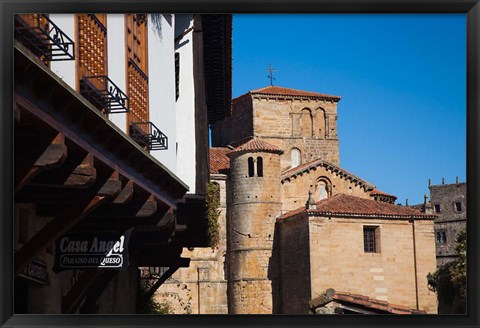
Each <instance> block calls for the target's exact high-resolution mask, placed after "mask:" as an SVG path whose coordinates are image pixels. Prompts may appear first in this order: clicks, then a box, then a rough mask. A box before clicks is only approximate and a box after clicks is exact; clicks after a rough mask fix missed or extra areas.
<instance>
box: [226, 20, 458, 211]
mask: <svg viewBox="0 0 480 328" xmlns="http://www.w3.org/2000/svg"><path fill="white" fill-rule="evenodd" d="M233 21H234V25H233V97H237V96H240V95H242V94H244V93H246V92H248V91H249V90H253V89H257V88H261V87H264V86H267V85H269V83H270V81H269V80H268V78H267V76H268V72H265V71H264V69H266V68H268V66H269V64H272V66H273V67H274V68H276V69H278V71H277V72H276V73H274V76H275V78H276V80H275V81H274V85H278V86H283V87H289V88H294V89H301V90H307V91H315V92H321V93H328V94H333V95H338V96H341V97H342V100H341V101H340V103H339V106H338V114H339V118H338V130H339V131H338V133H339V139H340V166H341V167H342V168H344V169H346V170H348V171H350V172H352V173H353V174H355V175H358V176H359V177H361V178H363V179H365V180H367V181H368V182H370V183H373V184H374V185H376V186H377V188H378V189H380V190H382V191H385V192H388V193H391V194H394V195H396V196H397V197H398V199H397V203H398V202H400V203H402V204H405V198H408V202H409V204H410V205H413V204H418V203H423V195H424V194H425V193H427V194H428V179H429V178H430V179H432V184H441V182H442V177H445V183H455V177H456V176H458V177H459V179H460V181H462V182H463V181H465V180H466V19H465V15H463V14H445V15H439V14H429V15H420V14H415V15H412V14H411V15H400V14H395V15H393V14H390V15H357V14H355V15H354V14H348V15H332V14H309V15H306V14H304V15H260V14H256V15H255V14H254V15H245V14H239V15H234V18H233Z"/></svg>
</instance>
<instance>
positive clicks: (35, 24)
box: [15, 14, 75, 61]
mask: <svg viewBox="0 0 480 328" xmlns="http://www.w3.org/2000/svg"><path fill="white" fill-rule="evenodd" d="M15 36H16V37H17V38H18V39H19V40H20V41H22V43H23V44H25V46H27V47H28V48H29V49H30V50H31V51H32V52H33V53H35V54H36V55H37V56H38V57H39V58H41V59H42V60H44V61H45V60H46V61H61V60H74V59H75V44H74V42H73V40H72V39H70V38H69V37H68V36H67V35H66V34H65V33H64V32H63V31H62V30H61V29H60V28H59V27H58V26H57V25H55V24H54V23H53V22H52V21H51V20H50V19H49V18H48V16H47V15H44V14H25V15H15Z"/></svg>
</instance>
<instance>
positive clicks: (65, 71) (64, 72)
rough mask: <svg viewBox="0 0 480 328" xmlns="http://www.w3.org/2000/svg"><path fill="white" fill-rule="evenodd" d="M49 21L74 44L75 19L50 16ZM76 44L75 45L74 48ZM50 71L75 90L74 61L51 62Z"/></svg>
mask: <svg viewBox="0 0 480 328" xmlns="http://www.w3.org/2000/svg"><path fill="white" fill-rule="evenodd" d="M49 18H50V20H51V21H52V22H53V23H54V24H55V25H57V26H58V27H59V28H60V29H61V30H62V31H63V33H65V34H66V35H67V36H68V37H69V38H70V39H72V40H73V42H75V19H74V15H73V14H50V15H49ZM76 46H77V44H76V43H75V47H76ZM50 69H51V70H52V72H54V73H55V74H57V75H58V76H59V77H60V78H61V79H62V80H63V81H65V82H66V83H67V84H68V85H69V86H70V87H71V88H73V89H75V61H74V60H65V61H52V62H51V63H50Z"/></svg>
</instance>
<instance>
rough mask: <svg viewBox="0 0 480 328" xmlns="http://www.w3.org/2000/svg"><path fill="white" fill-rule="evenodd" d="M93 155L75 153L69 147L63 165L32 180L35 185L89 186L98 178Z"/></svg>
mask: <svg viewBox="0 0 480 328" xmlns="http://www.w3.org/2000/svg"><path fill="white" fill-rule="evenodd" d="M96 173H97V171H96V169H95V167H94V165H93V155H92V154H90V153H86V154H85V153H83V154H82V153H80V154H78V153H74V152H73V151H71V147H69V154H68V157H67V159H66V160H65V162H64V163H63V165H61V166H60V167H58V168H55V169H51V170H48V171H45V172H42V173H41V174H39V175H37V176H36V177H35V178H34V179H33V180H32V181H31V182H30V184H31V185H34V186H46V187H62V188H88V187H90V186H91V185H92V184H93V183H94V181H95V178H96Z"/></svg>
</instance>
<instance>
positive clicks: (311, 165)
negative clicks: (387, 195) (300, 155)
mask: <svg viewBox="0 0 480 328" xmlns="http://www.w3.org/2000/svg"><path fill="white" fill-rule="evenodd" d="M320 165H323V166H325V168H326V169H329V168H330V169H332V168H333V170H336V171H338V172H339V173H342V174H344V175H345V176H349V177H351V178H352V179H353V180H357V181H358V182H360V183H361V184H363V185H365V189H366V190H368V189H374V188H375V185H373V184H371V183H370V182H368V181H366V180H364V179H362V178H360V177H358V176H356V175H355V174H353V173H351V172H349V171H347V170H345V169H343V168H341V167H340V166H338V165H336V164H332V163H330V162H327V161H325V160H322V159H321V158H317V159H314V160H312V161H310V162H307V163H304V164H301V165H299V166H296V167H293V168H290V169H288V170H286V171H283V172H282V173H281V175H280V176H281V182H284V181H285V180H287V179H289V178H291V177H293V176H295V175H297V174H300V173H302V172H305V171H308V172H309V171H310V170H311V169H313V168H314V167H318V166H320Z"/></svg>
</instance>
